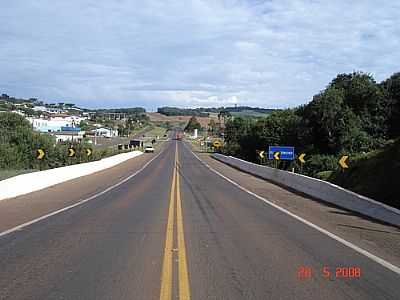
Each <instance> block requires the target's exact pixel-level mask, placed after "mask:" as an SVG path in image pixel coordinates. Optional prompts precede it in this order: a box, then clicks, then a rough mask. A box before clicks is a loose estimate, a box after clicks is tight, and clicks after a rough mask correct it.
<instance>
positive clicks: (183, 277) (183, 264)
mask: <svg viewBox="0 0 400 300" xmlns="http://www.w3.org/2000/svg"><path fill="white" fill-rule="evenodd" d="M176 157H177V166H179V156H178V155H177V156H176ZM176 189H177V191H176V197H177V201H176V202H177V203H176V211H177V217H176V219H177V220H176V221H177V231H178V249H179V252H178V254H179V260H178V261H179V300H190V287H189V275H188V268H187V260H186V246H185V234H184V232H183V218H182V201H181V189H180V176H179V173H178V174H177V177H176Z"/></svg>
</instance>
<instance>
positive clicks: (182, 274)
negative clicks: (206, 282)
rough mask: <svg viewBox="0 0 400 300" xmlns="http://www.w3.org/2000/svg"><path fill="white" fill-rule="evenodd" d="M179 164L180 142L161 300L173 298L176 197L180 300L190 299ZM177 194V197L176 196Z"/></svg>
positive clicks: (165, 252) (162, 274)
mask: <svg viewBox="0 0 400 300" xmlns="http://www.w3.org/2000/svg"><path fill="white" fill-rule="evenodd" d="M178 166H179V157H178V144H176V147H175V161H174V172H173V176H172V185H171V193H170V199H169V210H168V222H167V232H166V239H165V249H164V261H163V267H162V273H161V292H160V300H171V299H172V278H173V252H174V250H175V249H174V219H175V199H176V229H177V230H176V231H177V244H178V245H177V248H176V249H177V253H178V285H179V289H178V293H179V300H190V287H189V275H188V268H187V260H186V246H185V235H184V232H183V219H182V200H181V191H180V178H179V177H180V176H179V173H178V172H177V169H178ZM175 196H176V198H175Z"/></svg>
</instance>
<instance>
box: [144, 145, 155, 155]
mask: <svg viewBox="0 0 400 300" xmlns="http://www.w3.org/2000/svg"><path fill="white" fill-rule="evenodd" d="M144 152H145V153H154V148H153V147H152V146H147V147H146V148H144Z"/></svg>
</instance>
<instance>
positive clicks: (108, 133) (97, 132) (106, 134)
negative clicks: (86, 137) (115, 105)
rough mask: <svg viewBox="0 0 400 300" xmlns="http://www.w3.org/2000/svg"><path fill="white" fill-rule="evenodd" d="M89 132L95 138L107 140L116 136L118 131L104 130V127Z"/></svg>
mask: <svg viewBox="0 0 400 300" xmlns="http://www.w3.org/2000/svg"><path fill="white" fill-rule="evenodd" d="M91 132H93V133H94V134H95V135H97V136H103V137H107V138H111V137H115V136H118V130H114V129H109V128H104V127H102V128H97V129H94V130H92V131H91Z"/></svg>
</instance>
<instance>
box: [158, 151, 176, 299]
mask: <svg viewBox="0 0 400 300" xmlns="http://www.w3.org/2000/svg"><path fill="white" fill-rule="evenodd" d="M175 165H176V155H175V163H174V172H173V173H174V174H173V176H172V185H171V193H170V199H169V210H168V222H167V232H166V239H165V249H164V261H163V267H162V273H161V291H160V300H170V299H171V297H172V247H173V241H174V237H173V234H174V206H175V201H174V196H175V182H176V168H175Z"/></svg>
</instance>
